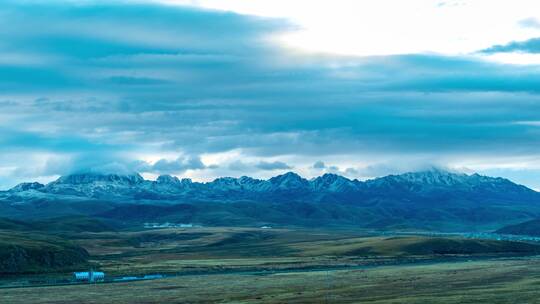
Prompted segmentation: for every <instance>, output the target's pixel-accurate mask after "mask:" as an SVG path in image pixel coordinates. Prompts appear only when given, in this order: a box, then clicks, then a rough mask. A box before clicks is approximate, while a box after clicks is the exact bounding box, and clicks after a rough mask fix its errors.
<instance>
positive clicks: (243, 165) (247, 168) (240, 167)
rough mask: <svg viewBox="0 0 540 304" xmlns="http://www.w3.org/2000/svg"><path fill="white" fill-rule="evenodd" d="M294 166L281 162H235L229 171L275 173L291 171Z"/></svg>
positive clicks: (230, 165) (229, 167)
mask: <svg viewBox="0 0 540 304" xmlns="http://www.w3.org/2000/svg"><path fill="white" fill-rule="evenodd" d="M292 168H293V167H292V166H289V165H288V164H286V163H284V162H281V161H259V162H244V161H241V160H235V161H232V162H230V163H229V165H228V169H229V170H232V171H243V172H251V173H252V172H254V171H257V170H262V171H273V170H289V169H292Z"/></svg>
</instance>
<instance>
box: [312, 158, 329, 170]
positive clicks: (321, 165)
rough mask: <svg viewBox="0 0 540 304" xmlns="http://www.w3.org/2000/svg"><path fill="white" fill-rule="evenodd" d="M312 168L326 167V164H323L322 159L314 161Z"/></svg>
mask: <svg viewBox="0 0 540 304" xmlns="http://www.w3.org/2000/svg"><path fill="white" fill-rule="evenodd" d="M313 168H314V169H324V168H326V165H325V164H324V162H322V161H320V160H319V161H316V162H315V163H314V164H313Z"/></svg>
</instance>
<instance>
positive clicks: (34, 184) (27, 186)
mask: <svg viewBox="0 0 540 304" xmlns="http://www.w3.org/2000/svg"><path fill="white" fill-rule="evenodd" d="M43 187H45V185H43V184H41V183H38V182H32V183H20V184H18V185H17V186H15V187H13V188H11V189H9V191H10V192H21V191H27V190H37V189H41V188H43Z"/></svg>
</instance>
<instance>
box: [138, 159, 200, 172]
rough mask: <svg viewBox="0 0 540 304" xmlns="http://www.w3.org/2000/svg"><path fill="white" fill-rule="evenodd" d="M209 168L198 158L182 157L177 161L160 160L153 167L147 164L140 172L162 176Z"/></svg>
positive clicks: (141, 167) (140, 168)
mask: <svg viewBox="0 0 540 304" xmlns="http://www.w3.org/2000/svg"><path fill="white" fill-rule="evenodd" d="M206 168H207V166H206V165H205V164H204V163H203V162H202V160H201V158H200V157H198V156H187V157H184V156H181V157H179V158H177V159H175V160H172V161H171V160H167V159H160V160H158V161H157V162H155V163H154V164H152V165H149V164H146V165H144V164H143V165H142V166H140V167H139V170H138V171H142V172H152V173H160V174H172V173H175V174H180V173H183V172H185V171H187V170H201V169H206Z"/></svg>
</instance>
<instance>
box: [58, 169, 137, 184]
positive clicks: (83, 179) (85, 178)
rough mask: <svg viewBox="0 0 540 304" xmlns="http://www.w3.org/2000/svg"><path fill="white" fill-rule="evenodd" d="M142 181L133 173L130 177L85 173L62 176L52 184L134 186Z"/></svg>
mask: <svg viewBox="0 0 540 304" xmlns="http://www.w3.org/2000/svg"><path fill="white" fill-rule="evenodd" d="M143 181H144V178H143V177H142V176H141V175H140V174H139V173H135V174H131V175H119V174H102V173H94V172H87V173H75V174H70V175H65V176H62V177H60V178H58V179H57V180H56V181H54V182H52V184H72V185H80V184H92V183H96V182H104V183H107V182H112V183H123V184H130V185H135V184H138V183H141V182H143Z"/></svg>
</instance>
